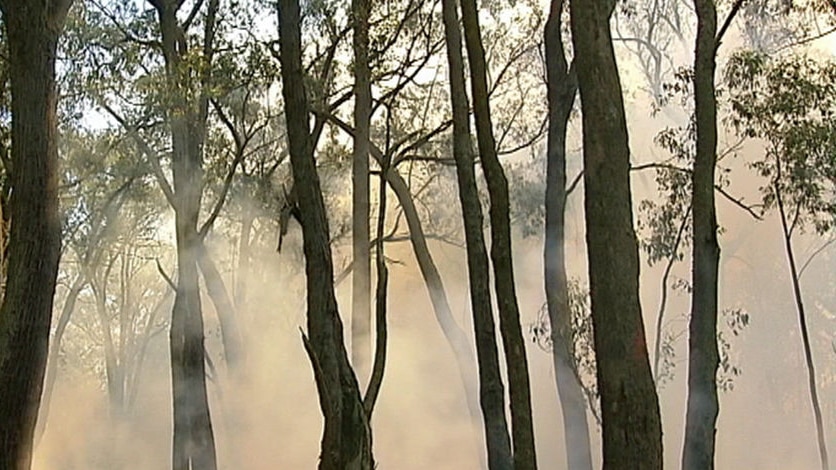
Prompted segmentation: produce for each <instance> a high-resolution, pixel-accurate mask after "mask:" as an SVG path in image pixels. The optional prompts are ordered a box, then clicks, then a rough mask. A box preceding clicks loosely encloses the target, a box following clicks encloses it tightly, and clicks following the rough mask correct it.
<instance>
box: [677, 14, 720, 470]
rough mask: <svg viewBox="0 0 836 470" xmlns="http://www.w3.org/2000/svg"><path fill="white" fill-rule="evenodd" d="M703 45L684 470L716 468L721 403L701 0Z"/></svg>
mask: <svg viewBox="0 0 836 470" xmlns="http://www.w3.org/2000/svg"><path fill="white" fill-rule="evenodd" d="M694 7H695V9H696V11H697V41H696V53H695V58H694V102H695V108H694V111H695V114H696V126H697V153H696V157H695V159H694V172H693V174H692V177H691V181H692V187H693V202H692V205H693V211H694V229H693V230H694V247H693V259H692V262H693V267H692V277H693V279H692V282H693V292H692V294H691V319H690V323H689V328H688V329H689V338H688V405H687V412H686V417H685V445H684V449H683V453H682V468H683V469H685V470H703V469H713V468H714V440H715V433H716V429H715V425H716V422H717V414H718V412H719V404H718V402H717V383H716V377H717V368H718V367H719V365H720V354H719V352H718V350H717V272H718V271H717V270H718V265H719V261H720V247H719V245H718V244H717V214H716V211H715V206H714V168H715V166H716V164H717V99H716V97H715V93H714V70H715V67H716V66H715V56H716V49H717V41H716V39H715V38H716V36H717V10H716V9H715V6H714V0H695V1H694Z"/></svg>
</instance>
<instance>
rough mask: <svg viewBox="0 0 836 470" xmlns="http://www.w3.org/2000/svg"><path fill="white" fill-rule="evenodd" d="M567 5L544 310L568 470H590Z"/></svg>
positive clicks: (556, 40) (554, 54)
mask: <svg viewBox="0 0 836 470" xmlns="http://www.w3.org/2000/svg"><path fill="white" fill-rule="evenodd" d="M564 5H565V1H564V0H552V1H551V7H550V9H549V19H548V20H547V21H546V29H545V45H546V77H547V81H548V84H547V85H548V99H549V131H548V142H547V151H546V155H547V160H546V202H545V207H546V241H545V246H544V249H543V258H544V259H543V265H544V266H545V281H546V305H547V308H548V312H549V322H550V325H551V333H552V361H553V363H554V375H555V383H556V386H557V394H558V398H559V399H560V408H561V410H562V412H563V442H564V444H565V447H566V464H567V467H566V468H571V469H577V470H592V449H591V445H590V442H589V423H588V421H587V415H586V398H585V397H584V392H583V387H582V385H581V383H580V380H579V379H578V375H577V371H576V370H575V357H574V356H575V353H574V347H573V343H572V311H571V309H570V306H569V283H568V279H567V275H566V247H565V233H566V224H565V213H566V198H567V196H568V194H567V193H566V129H567V126H568V124H569V117H570V115H571V113H572V106H573V105H574V102H575V95H576V94H577V91H578V82H577V76H576V74H575V71H574V70H573V69H572V70H570V67H569V65H568V63H567V61H566V52H565V50H564V47H563V31H562V28H561V24H562V19H561V17H562V14H563V11H564V8H563V7H564Z"/></svg>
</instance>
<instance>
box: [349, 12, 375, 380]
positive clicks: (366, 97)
mask: <svg viewBox="0 0 836 470" xmlns="http://www.w3.org/2000/svg"><path fill="white" fill-rule="evenodd" d="M369 8H370V1H369V0H352V2H351V11H352V15H353V18H354V127H355V129H356V133H355V135H354V157H353V166H352V193H351V194H352V219H351V220H352V254H353V257H354V270H353V272H352V278H351V279H352V285H351V361H352V364H353V365H354V370H355V371H356V372H357V377H358V380H359V381H360V383H361V384H364V383H365V382H366V380H367V379H368V376H369V364H370V362H371V361H370V357H371V302H370V299H369V296H370V289H371V261H370V259H369V127H370V121H371V114H372V87H371V72H370V71H369Z"/></svg>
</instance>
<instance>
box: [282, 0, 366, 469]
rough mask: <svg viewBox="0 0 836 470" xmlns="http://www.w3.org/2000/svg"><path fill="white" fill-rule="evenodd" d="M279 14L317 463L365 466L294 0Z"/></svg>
mask: <svg viewBox="0 0 836 470" xmlns="http://www.w3.org/2000/svg"><path fill="white" fill-rule="evenodd" d="M278 14H279V44H280V50H281V66H282V94H283V96H284V100H285V117H286V122H287V139H288V148H289V150H290V162H291V166H292V169H293V179H294V182H295V183H294V187H295V188H296V191H297V195H298V202H299V212H300V218H301V223H302V238H303V249H304V252H305V275H306V276H305V277H306V280H307V303H308V335H309V336H303V339H304V342H305V348H306V350H307V352H308V355H309V357H310V359H311V363H312V366H313V370H314V378H315V379H316V385H317V390H318V393H319V403H320V408H321V409H322V414H323V416H324V418H325V425H324V430H323V435H322V450H321V455H320V460H319V468H320V469H321V470H355V469H357V470H370V469H372V468H374V459H373V457H372V448H371V445H372V436H371V428H370V426H369V422H368V419H367V415H366V412H365V410H364V408H363V401H362V398H361V395H360V388H359V386H358V383H357V379H356V377H355V375H354V371H353V370H352V368H351V365H350V364H349V360H348V354H347V353H346V350H345V346H344V344H343V325H342V322H341V321H340V317H339V313H338V311H337V300H336V297H335V296H334V284H333V279H334V267H333V263H332V261H331V247H330V244H329V240H328V239H329V231H328V221H327V218H326V213H325V203H324V201H323V199H322V192H321V190H320V183H319V176H318V175H317V171H316V163H315V161H314V155H313V145H312V142H311V136H310V133H309V127H308V115H309V114H308V109H309V108H308V100H307V98H306V96H305V86H304V70H303V68H302V44H301V42H302V38H301V36H302V33H301V18H300V14H299V3H298V0H280V1H279V2H278ZM366 249H367V250H368V245H367V246H366Z"/></svg>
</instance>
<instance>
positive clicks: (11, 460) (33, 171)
mask: <svg viewBox="0 0 836 470" xmlns="http://www.w3.org/2000/svg"><path fill="white" fill-rule="evenodd" d="M70 4H71V0H52V1H39V2H32V1H29V0H3V1H0V9H2V12H3V24H4V25H5V28H6V40H7V41H8V47H9V58H8V60H9V68H10V75H11V93H12V149H11V155H12V169H11V173H12V175H11V176H12V188H13V191H14V193H13V195H12V197H11V203H10V212H11V218H12V219H13V220H14V223H13V224H12V227H11V232H10V234H9V260H8V263H9V264H8V280H7V285H6V291H5V295H4V297H3V304H2V307H0V384H3V385H2V386H0V416H2V419H0V468H3V469H9V470H28V469H29V467H30V465H31V460H32V438H33V435H34V432H35V422H36V420H37V418H38V408H39V405H40V402H41V391H42V388H43V379H44V373H45V368H46V361H47V355H48V350H49V332H50V324H51V320H52V301H53V295H54V293H55V279H56V276H57V274H58V258H59V253H60V246H61V221H60V217H59V212H58V171H57V170H58V147H57V132H58V131H57V120H56V100H57V99H56V92H55V56H56V47H57V44H58V37H59V36H60V34H61V29H62V28H63V24H64V20H65V18H66V15H67V10H68V9H69V7H70Z"/></svg>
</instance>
